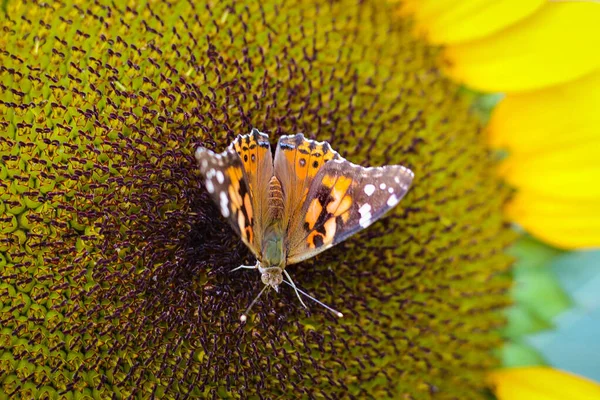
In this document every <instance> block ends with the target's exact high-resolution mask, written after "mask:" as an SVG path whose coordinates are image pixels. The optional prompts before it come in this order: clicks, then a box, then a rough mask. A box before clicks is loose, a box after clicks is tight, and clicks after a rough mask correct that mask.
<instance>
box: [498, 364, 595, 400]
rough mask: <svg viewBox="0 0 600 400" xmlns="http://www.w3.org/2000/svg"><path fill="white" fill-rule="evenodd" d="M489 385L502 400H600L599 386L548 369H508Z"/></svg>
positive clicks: (502, 371)
mask: <svg viewBox="0 0 600 400" xmlns="http://www.w3.org/2000/svg"><path fill="white" fill-rule="evenodd" d="M488 379H489V382H490V383H491V385H492V386H493V387H494V391H495V393H496V396H497V397H498V399H499V400H509V399H510V400H530V399H536V400H563V399H571V400H584V399H585V400H592V399H600V385H598V384H597V383H595V382H592V381H590V380H587V379H583V378H580V377H578V376H576V375H572V374H569V373H566V372H562V371H559V370H555V369H552V368H546V367H522V368H509V369H503V370H498V371H495V372H492V373H491V374H489V376H488Z"/></svg>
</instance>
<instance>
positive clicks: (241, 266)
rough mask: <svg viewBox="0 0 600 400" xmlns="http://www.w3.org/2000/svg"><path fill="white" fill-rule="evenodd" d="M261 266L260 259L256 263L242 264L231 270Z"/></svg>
mask: <svg viewBox="0 0 600 400" xmlns="http://www.w3.org/2000/svg"><path fill="white" fill-rule="evenodd" d="M259 267H260V261H257V262H256V264H255V265H240V266H239V267H237V268H234V269H232V270H231V271H229V272H233V271H237V270H238V269H256V268H259Z"/></svg>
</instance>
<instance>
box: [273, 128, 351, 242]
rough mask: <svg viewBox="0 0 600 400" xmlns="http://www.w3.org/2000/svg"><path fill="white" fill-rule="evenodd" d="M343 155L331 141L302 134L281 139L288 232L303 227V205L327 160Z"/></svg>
mask: <svg viewBox="0 0 600 400" xmlns="http://www.w3.org/2000/svg"><path fill="white" fill-rule="evenodd" d="M339 158H340V156H339V154H338V153H337V152H336V151H334V150H333V149H331V147H330V146H329V143H327V142H317V141H314V140H309V139H306V138H305V137H304V136H303V135H302V134H301V133H298V134H296V135H289V136H282V137H281V138H279V142H278V143H277V149H276V150H275V161H274V163H275V176H276V177H277V179H279V182H281V186H282V189H283V193H284V195H285V199H284V213H283V215H284V226H285V228H286V229H287V231H288V232H289V231H297V230H299V229H300V228H301V227H302V224H303V221H302V215H301V211H302V206H303V204H304V202H305V201H306V199H307V195H308V191H309V189H310V187H311V184H312V182H313V180H314V179H315V177H316V176H317V174H318V172H319V171H320V170H321V168H322V167H323V165H325V163H327V162H329V161H331V160H335V159H339Z"/></svg>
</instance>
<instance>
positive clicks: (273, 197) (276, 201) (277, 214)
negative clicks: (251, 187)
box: [269, 176, 284, 220]
mask: <svg viewBox="0 0 600 400" xmlns="http://www.w3.org/2000/svg"><path fill="white" fill-rule="evenodd" d="M283 208H284V203H283V189H282V188H281V182H279V179H277V177H275V176H274V177H272V178H271V181H270V182H269V213H270V215H271V218H272V219H273V220H280V219H281V218H282V217H283Z"/></svg>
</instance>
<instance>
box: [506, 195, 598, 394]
mask: <svg viewBox="0 0 600 400" xmlns="http://www.w3.org/2000/svg"><path fill="white" fill-rule="evenodd" d="M598 204H600V198H598V199H592V200H581V199H573V198H570V199H569V198H562V197H557V196H554V197H553V196H543V195H540V194H538V193H535V192H531V191H526V190H519V191H518V192H517V193H516V194H515V195H514V197H513V199H512V200H511V201H510V202H509V203H508V204H507V206H506V208H505V214H506V216H507V217H508V218H509V219H510V220H512V221H515V222H516V223H518V224H519V225H521V226H522V227H523V228H524V229H525V230H526V231H527V232H529V233H531V234H532V235H533V236H535V237H537V238H538V239H540V240H542V241H544V242H546V243H549V244H551V245H554V246H556V247H559V248H564V249H583V248H593V247H598V246H600V210H599V208H598ZM599 398H600V397H599Z"/></svg>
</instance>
